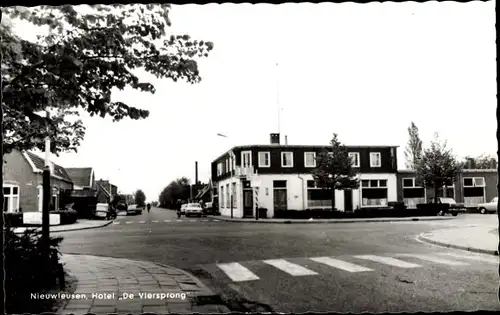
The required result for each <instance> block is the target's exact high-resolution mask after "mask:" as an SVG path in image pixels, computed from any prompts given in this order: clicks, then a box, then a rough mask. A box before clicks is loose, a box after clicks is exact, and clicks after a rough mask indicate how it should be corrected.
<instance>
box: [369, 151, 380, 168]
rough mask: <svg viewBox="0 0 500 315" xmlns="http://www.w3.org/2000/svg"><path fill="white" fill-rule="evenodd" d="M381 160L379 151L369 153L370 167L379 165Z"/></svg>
mask: <svg viewBox="0 0 500 315" xmlns="http://www.w3.org/2000/svg"><path fill="white" fill-rule="evenodd" d="M381 166H382V161H381V156H380V152H371V153H370V167H381Z"/></svg>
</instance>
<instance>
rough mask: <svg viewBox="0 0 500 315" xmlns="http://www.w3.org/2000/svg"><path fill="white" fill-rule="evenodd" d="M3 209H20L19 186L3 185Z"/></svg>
mask: <svg viewBox="0 0 500 315" xmlns="http://www.w3.org/2000/svg"><path fill="white" fill-rule="evenodd" d="M3 198H4V199H3V211H4V212H18V211H19V186H17V185H10V184H4V185H3Z"/></svg>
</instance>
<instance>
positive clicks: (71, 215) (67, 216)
mask: <svg viewBox="0 0 500 315" xmlns="http://www.w3.org/2000/svg"><path fill="white" fill-rule="evenodd" d="M50 213H51V214H59V215H60V218H61V225H62V224H73V223H75V222H76V220H77V219H78V212H77V211H76V210H67V209H65V210H54V211H50Z"/></svg>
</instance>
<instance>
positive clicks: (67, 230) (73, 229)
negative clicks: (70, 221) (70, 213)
mask: <svg viewBox="0 0 500 315" xmlns="http://www.w3.org/2000/svg"><path fill="white" fill-rule="evenodd" d="M113 222H114V220H111V221H109V222H106V223H104V224H102V225H95V226H86V227H80V228H67V229H61V230H57V231H50V229H49V232H50V233H57V232H69V231H81V230H90V229H98V228H101V227H105V226H108V225H110V224H111V223H113ZM56 226H57V225H56ZM34 229H39V230H41V228H40V227H37V228H34ZM25 231H26V230H25ZM14 233H15V234H23V233H24V231H23V232H14Z"/></svg>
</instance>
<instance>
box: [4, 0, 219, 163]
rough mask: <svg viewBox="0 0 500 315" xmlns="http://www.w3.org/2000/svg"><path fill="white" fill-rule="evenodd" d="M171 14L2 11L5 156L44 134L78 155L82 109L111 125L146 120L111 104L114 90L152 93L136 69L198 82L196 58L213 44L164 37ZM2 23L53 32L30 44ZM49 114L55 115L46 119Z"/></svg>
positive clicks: (157, 7) (154, 7) (116, 9)
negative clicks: (110, 121)
mask: <svg viewBox="0 0 500 315" xmlns="http://www.w3.org/2000/svg"><path fill="white" fill-rule="evenodd" d="M169 11H170V6H169V5H168V4H133V5H122V4H115V5H95V6H92V7H89V6H79V7H73V6H71V5H64V6H58V7H50V6H46V5H43V6H38V7H32V8H24V7H4V8H2V12H3V16H4V19H2V25H1V26H0V36H1V38H2V41H1V54H2V56H3V58H2V64H1V71H2V83H3V85H2V109H3V111H4V116H3V119H4V126H3V128H4V132H5V133H4V136H5V141H4V143H3V146H4V150H5V152H6V153H8V152H9V151H11V150H12V149H14V148H17V149H21V150H23V149H26V150H27V149H33V148H38V149H40V150H43V149H44V148H43V147H44V143H43V139H44V138H45V137H46V136H49V137H50V138H51V139H52V141H53V143H54V146H53V148H52V150H53V152H54V153H56V154H57V153H59V152H61V151H67V150H74V151H76V148H77V147H78V146H79V144H80V141H81V140H82V139H83V137H84V135H85V127H84V125H83V123H82V121H81V120H79V119H77V118H78V117H77V116H78V115H79V113H78V110H82V111H83V112H87V113H89V114H90V115H91V116H95V115H99V116H100V117H103V118H104V117H106V116H111V117H112V118H113V121H119V120H121V119H123V118H126V117H129V118H131V119H134V120H137V119H144V118H147V117H148V115H149V112H148V111H147V110H143V109H139V108H136V107H133V106H132V105H134V104H125V103H124V102H116V101H112V100H111V94H112V92H113V89H115V90H116V89H119V90H123V89H125V88H126V87H130V88H132V89H135V90H139V91H144V92H149V93H155V91H156V90H155V87H154V86H153V85H152V84H151V83H149V82H145V81H141V80H140V79H139V77H138V76H137V75H136V73H137V70H139V71H143V72H146V73H148V74H150V75H153V76H155V77H157V78H159V79H172V80H173V81H178V80H185V81H187V82H189V83H192V84H194V83H198V82H200V80H201V77H200V74H199V70H198V64H197V59H198V58H200V57H207V56H208V53H209V51H210V50H212V49H213V44H212V43H211V42H205V41H198V40H192V39H191V38H190V37H189V36H188V35H173V34H167V27H168V26H170V20H169ZM5 17H7V18H8V19H7V20H9V21H11V24H12V23H13V22H16V21H18V20H23V21H25V22H29V23H31V24H32V25H34V26H43V27H46V28H48V31H49V32H47V33H46V34H44V35H39V36H38V40H37V41H36V42H30V41H27V40H25V39H22V38H20V37H19V36H17V35H16V34H15V33H14V31H13V28H12V27H11V25H9V24H8V23H5V22H4V20H6V19H5ZM44 111H48V112H51V116H50V117H45V115H41V114H40V113H41V112H44ZM42 116H43V117H42Z"/></svg>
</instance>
